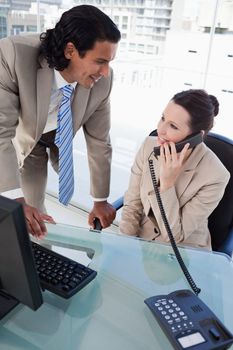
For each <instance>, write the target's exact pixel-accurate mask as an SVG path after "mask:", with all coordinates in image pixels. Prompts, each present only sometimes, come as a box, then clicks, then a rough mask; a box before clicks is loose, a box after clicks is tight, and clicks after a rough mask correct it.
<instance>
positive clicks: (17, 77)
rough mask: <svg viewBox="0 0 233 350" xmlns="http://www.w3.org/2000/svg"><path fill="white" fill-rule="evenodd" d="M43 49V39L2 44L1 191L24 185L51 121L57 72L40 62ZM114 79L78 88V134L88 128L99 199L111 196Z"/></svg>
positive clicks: (17, 38) (74, 109)
mask: <svg viewBox="0 0 233 350" xmlns="http://www.w3.org/2000/svg"><path fill="white" fill-rule="evenodd" d="M38 45H39V40H38V35H27V36H14V37H8V38H4V39H2V40H0V169H1V171H0V192H4V191H7V190H11V189H14V188H18V187H20V180H19V168H21V167H22V166H23V164H24V160H25V158H26V157H27V156H28V155H29V154H30V152H31V151H32V149H33V148H34V146H35V145H36V143H37V142H38V140H39V139H40V137H41V134H42V133H43V131H44V128H45V124H46V121H47V116H48V108H49V103H50V96H51V89H52V84H53V76H54V73H53V69H50V68H49V67H48V65H47V62H46V60H40V59H38ZM112 79H113V77H112V71H111V73H110V76H109V77H108V78H102V79H100V80H99V81H98V83H96V84H95V85H94V87H93V88H92V89H86V88H84V87H82V86H80V85H78V84H77V87H76V90H75V94H74V99H73V102H72V114H73V127H74V134H75V133H76V132H77V130H79V129H80V128H81V127H83V130H84V134H85V138H86V143H87V149H88V160H89V167H90V173H91V195H92V196H93V197H96V198H104V197H108V194H109V183H110V163H111V153H112V149H111V144H110V137H109V129H110V102H109V94H110V91H111V87H112ZM13 145H14V146H13Z"/></svg>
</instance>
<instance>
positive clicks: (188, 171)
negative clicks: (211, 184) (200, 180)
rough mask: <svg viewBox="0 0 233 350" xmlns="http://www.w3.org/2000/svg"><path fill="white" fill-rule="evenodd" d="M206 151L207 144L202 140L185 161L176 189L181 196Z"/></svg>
mask: <svg viewBox="0 0 233 350" xmlns="http://www.w3.org/2000/svg"><path fill="white" fill-rule="evenodd" d="M205 151H206V146H205V145H204V143H203V142H202V143H201V144H200V145H198V146H196V148H195V149H194V150H193V152H192V153H191V155H190V157H189V158H188V159H187V161H186V162H185V164H184V169H183V171H182V173H181V175H180V176H179V177H178V179H177V183H176V191H177V195H178V197H179V198H180V197H181V196H182V194H183V193H184V192H185V190H186V188H187V186H188V185H189V183H190V181H192V178H193V175H194V173H195V169H196V167H197V165H198V163H199V162H200V161H201V159H202V158H203V156H204V154H205Z"/></svg>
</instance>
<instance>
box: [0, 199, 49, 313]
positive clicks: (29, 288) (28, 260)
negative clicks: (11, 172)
mask: <svg viewBox="0 0 233 350" xmlns="http://www.w3.org/2000/svg"><path fill="white" fill-rule="evenodd" d="M19 302H20V303H23V304H24V305H27V306H29V307H30V308H31V309H33V310H36V309H38V307H39V306H40V305H41V304H42V303H43V299H42V292H41V288H40V282H39V278H38V276H37V272H36V268H35V265H34V258H33V253H32V249H31V242H30V238H29V234H28V231H27V226H26V221H25V217H24V212H23V207H22V205H21V204H20V203H18V202H16V201H14V200H11V199H8V198H5V197H3V196H0V318H2V317H3V316H4V315H5V314H6V313H8V312H9V311H10V310H11V309H12V308H13V307H14V306H15V305H17V304H18V303H19Z"/></svg>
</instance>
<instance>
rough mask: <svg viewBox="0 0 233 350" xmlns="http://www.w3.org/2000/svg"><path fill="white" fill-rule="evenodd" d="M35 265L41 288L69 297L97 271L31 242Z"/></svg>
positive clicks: (93, 276)
mask: <svg viewBox="0 0 233 350" xmlns="http://www.w3.org/2000/svg"><path fill="white" fill-rule="evenodd" d="M32 251H33V253H34V258H35V265H36V269H37V273H38V275H39V279H40V284H41V287H42V288H43V289H47V290H49V291H50V292H52V293H54V294H57V295H60V296H61V297H63V298H66V299H68V298H70V297H71V296H72V295H74V294H75V293H77V292H78V291H79V290H80V289H82V288H83V287H85V286H86V285H87V284H88V283H89V282H90V281H91V280H93V279H94V278H95V276H96V275H97V272H96V271H94V270H92V269H90V268H89V267H86V266H84V265H82V264H80V263H78V262H76V261H74V260H71V259H69V258H66V257H64V256H63V255H61V254H58V253H56V252H54V251H52V250H50V249H47V248H45V247H43V246H41V245H39V244H37V243H34V242H32Z"/></svg>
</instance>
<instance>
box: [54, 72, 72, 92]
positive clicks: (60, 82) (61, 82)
mask: <svg viewBox="0 0 233 350" xmlns="http://www.w3.org/2000/svg"><path fill="white" fill-rule="evenodd" d="M65 85H71V86H73V88H74V89H75V87H76V85H77V82H76V81H75V82H74V83H68V82H67V81H66V80H65V79H64V78H63V77H62V75H61V73H60V72H59V71H58V70H56V69H54V86H55V87H56V89H61V88H62V87H64V86H65Z"/></svg>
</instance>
